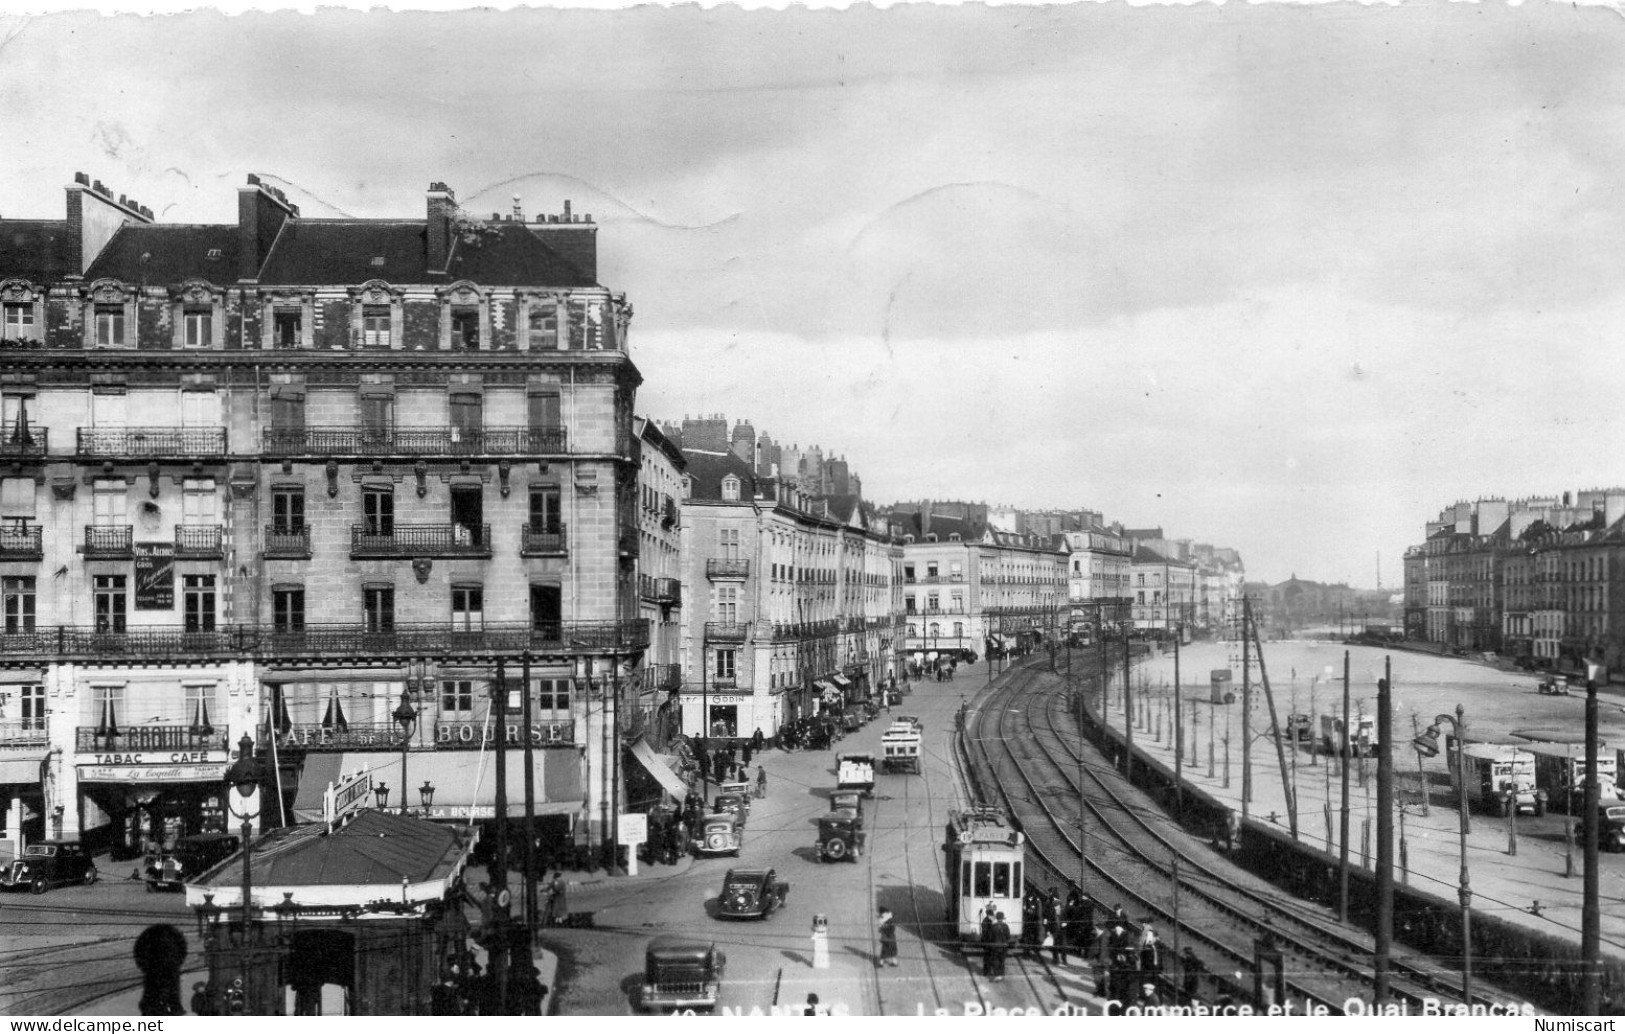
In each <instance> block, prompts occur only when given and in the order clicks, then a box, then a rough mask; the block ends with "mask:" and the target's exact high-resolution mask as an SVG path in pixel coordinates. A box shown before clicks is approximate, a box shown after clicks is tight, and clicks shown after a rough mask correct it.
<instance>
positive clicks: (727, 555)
mask: <svg viewBox="0 0 1625 1034" xmlns="http://www.w3.org/2000/svg"><path fill="white" fill-rule="evenodd" d="M717 536H718V545H719V546H720V547H721V553H722V559H724V560H738V559H739V529H738V528H721V529H719V530H718V531H717Z"/></svg>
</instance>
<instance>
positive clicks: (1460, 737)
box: [1411, 704, 1473, 1003]
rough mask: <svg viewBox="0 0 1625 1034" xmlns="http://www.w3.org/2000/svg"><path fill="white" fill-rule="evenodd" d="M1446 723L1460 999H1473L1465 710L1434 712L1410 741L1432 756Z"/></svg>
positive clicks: (1467, 1000) (1427, 755) (1418, 752)
mask: <svg viewBox="0 0 1625 1034" xmlns="http://www.w3.org/2000/svg"><path fill="white" fill-rule="evenodd" d="M1441 722H1449V723H1450V725H1451V728H1452V729H1454V730H1455V734H1456V801H1457V803H1458V804H1459V805H1460V813H1461V824H1460V830H1461V831H1460V834H1459V839H1460V842H1461V878H1460V885H1459V887H1458V889H1457V896H1458V898H1459V899H1460V901H1461V1000H1462V1001H1463V1002H1468V1003H1470V1002H1472V1000H1473V889H1472V885H1471V883H1470V882H1469V881H1468V876H1467V829H1468V826H1467V783H1466V778H1467V772H1466V767H1465V766H1466V762H1467V755H1466V752H1465V749H1464V748H1465V747H1466V744H1467V716H1466V711H1465V709H1464V708H1463V707H1462V706H1461V705H1460V704H1457V705H1456V713H1455V714H1454V715H1453V716H1452V715H1448V714H1441V715H1436V716H1435V717H1434V719H1433V724H1432V725H1430V726H1428V728H1427V731H1426V732H1424V733H1422V735H1420V736H1418V737H1416V739H1415V740H1413V741H1411V742H1412V743H1413V745H1414V746H1415V747H1416V752H1417V754H1419V755H1422V756H1425V757H1434V756H1435V755H1437V754H1438V753H1439V724H1440V723H1441Z"/></svg>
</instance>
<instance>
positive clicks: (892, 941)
mask: <svg viewBox="0 0 1625 1034" xmlns="http://www.w3.org/2000/svg"><path fill="white" fill-rule="evenodd" d="M878 933H879V934H880V960H879V963H878V964H879V965H881V966H895V965H897V923H896V922H894V921H893V920H892V915H891V909H889V908H882V909H881V910H880V925H879V927H878Z"/></svg>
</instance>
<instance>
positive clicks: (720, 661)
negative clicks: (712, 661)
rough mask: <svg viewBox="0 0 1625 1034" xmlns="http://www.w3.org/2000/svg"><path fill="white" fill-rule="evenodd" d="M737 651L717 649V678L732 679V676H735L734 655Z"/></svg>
mask: <svg viewBox="0 0 1625 1034" xmlns="http://www.w3.org/2000/svg"><path fill="white" fill-rule="evenodd" d="M736 653H737V651H735V650H718V651H717V670H716V676H717V678H719V679H731V678H733V677H734V674H735V670H734V657H735V655H736Z"/></svg>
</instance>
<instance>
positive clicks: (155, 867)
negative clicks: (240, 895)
mask: <svg viewBox="0 0 1625 1034" xmlns="http://www.w3.org/2000/svg"><path fill="white" fill-rule="evenodd" d="M241 843H242V841H241V840H240V839H239V838H238V837H237V835H236V834H235V833H198V834H196V835H195V836H189V837H181V838H180V839H179V840H177V841H176V842H175V846H174V847H173V848H171V849H170V850H168V851H165V852H164V853H163V854H161V855H158V856H157V857H155V858H153V859H151V860H150V861H148V863H147V871H146V880H147V889H148V890H180V889H181V887H182V886H184V885H185V883H186V881H187V880H192V879H196V878H197V877H198V876H199V875H200V874H201V873H203V872H204V870H206V869H212V868H214V867H215V866H216V865H218V864H220V863H221V862H223V861H225V860H226V859H227V858H230V857H231V856H232V855H234V854H236V853H237V848H238V846H239V845H240V844H241Z"/></svg>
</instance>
